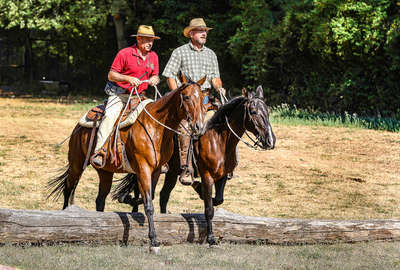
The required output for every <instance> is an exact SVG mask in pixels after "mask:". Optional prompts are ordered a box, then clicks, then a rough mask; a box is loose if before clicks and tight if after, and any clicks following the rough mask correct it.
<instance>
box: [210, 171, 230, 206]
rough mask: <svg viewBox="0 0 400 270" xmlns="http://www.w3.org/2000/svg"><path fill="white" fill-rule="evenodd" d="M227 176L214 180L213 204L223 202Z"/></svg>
mask: <svg viewBox="0 0 400 270" xmlns="http://www.w3.org/2000/svg"><path fill="white" fill-rule="evenodd" d="M227 179H228V177H227V176H224V177H222V178H221V179H220V180H218V181H217V182H215V198H213V199H212V200H213V205H214V206H217V205H220V204H222V203H223V202H224V190H225V184H226V180H227Z"/></svg>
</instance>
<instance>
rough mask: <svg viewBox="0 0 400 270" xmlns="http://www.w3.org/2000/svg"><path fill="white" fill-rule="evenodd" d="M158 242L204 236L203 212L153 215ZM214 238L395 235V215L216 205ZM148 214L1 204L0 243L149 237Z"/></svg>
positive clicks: (292, 240)
mask: <svg viewBox="0 0 400 270" xmlns="http://www.w3.org/2000/svg"><path fill="white" fill-rule="evenodd" d="M154 224H155V227H156V232H157V237H158V239H159V241H160V242H161V243H163V244H176V243H183V242H204V241H205V237H206V221H205V219H204V215H203V214H158V215H155V216H154ZM213 224H214V226H213V228H214V233H215V236H216V239H219V240H220V241H229V242H243V243H271V244H308V243H312V244H315V243H338V242H360V241H373V240H388V241H389V240H390V241H398V240H400V220H358V221H340V220H305V219H281V218H263V217H250V216H241V215H237V214H234V213H230V212H228V211H226V210H223V209H221V208H218V209H217V211H216V212H215V216H214V222H213ZM147 235H148V226H147V218H146V216H145V215H143V214H141V213H134V214H131V213H122V212H108V213H102V212H94V211H86V210H83V209H81V208H79V207H77V206H71V207H69V208H67V209H66V210H64V211H39V210H12V209H2V208H0V243H44V242H86V241H88V242H93V241H95V242H123V243H130V244H140V243H144V242H147V241H148V236H147Z"/></svg>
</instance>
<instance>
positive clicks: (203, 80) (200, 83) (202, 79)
mask: <svg viewBox="0 0 400 270" xmlns="http://www.w3.org/2000/svg"><path fill="white" fill-rule="evenodd" d="M205 81H206V76H204V77H203V78H201V79H200V80H199V81H198V82H197V84H198V85H203V83H204V82H205Z"/></svg>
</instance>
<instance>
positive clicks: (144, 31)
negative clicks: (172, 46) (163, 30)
mask: <svg viewBox="0 0 400 270" xmlns="http://www.w3.org/2000/svg"><path fill="white" fill-rule="evenodd" d="M131 37H150V38H154V39H160V37H157V36H156V35H155V34H154V30H153V27H151V26H149V25H140V26H139V28H138V30H137V34H136V35H131Z"/></svg>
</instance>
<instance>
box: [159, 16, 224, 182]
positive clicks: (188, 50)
mask: <svg viewBox="0 0 400 270" xmlns="http://www.w3.org/2000/svg"><path fill="white" fill-rule="evenodd" d="M211 29H212V28H209V27H207V26H206V23H205V22H204V20H203V19H202V18H196V19H192V20H191V21H190V24H189V26H187V27H186V28H185V29H184V30H183V35H184V36H185V37H187V38H190V41H189V43H187V44H185V45H182V46H180V47H178V48H176V49H175V50H174V51H173V52H172V55H171V57H170V59H169V61H168V63H167V65H166V67H165V69H164V72H163V73H162V75H163V76H165V77H167V84H168V87H169V88H170V90H174V89H176V88H178V87H179V86H180V85H181V84H182V83H181V82H180V81H179V79H178V73H179V72H182V73H183V74H184V75H185V76H186V77H187V78H189V79H190V80H192V81H194V82H197V81H199V80H200V79H202V78H203V77H206V81H205V82H204V83H203V85H202V86H201V89H202V93H203V97H204V100H203V104H207V103H208V101H209V94H210V90H211V88H212V87H214V88H215V89H216V90H217V91H219V92H221V93H222V94H224V95H225V89H224V88H223V87H222V81H221V78H220V75H219V68H218V61H217V56H216V55H215V53H214V52H213V51H212V50H211V49H209V48H207V47H206V46H204V44H205V43H206V41H207V33H208V31H209V30H211ZM181 124H182V125H183V126H185V128H186V129H188V122H187V121H186V120H184V121H182V122H181ZM181 130H182V132H183V133H184V131H183V130H184V128H181ZM189 144H190V138H189V137H187V136H179V156H180V161H181V169H182V173H181V175H180V176H179V181H180V182H181V183H182V184H184V185H191V184H192V183H193V167H192V162H191V156H189V157H188V148H189Z"/></svg>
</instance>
